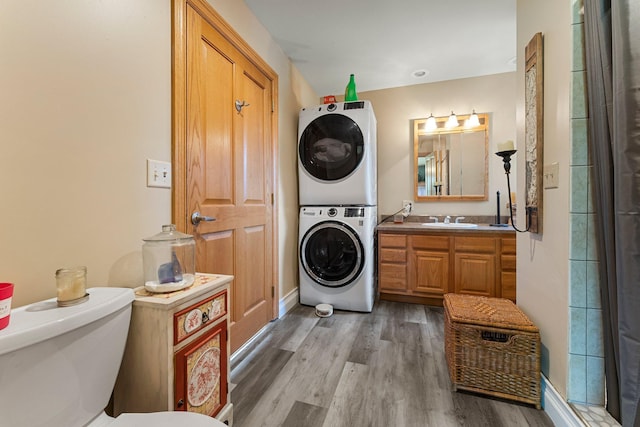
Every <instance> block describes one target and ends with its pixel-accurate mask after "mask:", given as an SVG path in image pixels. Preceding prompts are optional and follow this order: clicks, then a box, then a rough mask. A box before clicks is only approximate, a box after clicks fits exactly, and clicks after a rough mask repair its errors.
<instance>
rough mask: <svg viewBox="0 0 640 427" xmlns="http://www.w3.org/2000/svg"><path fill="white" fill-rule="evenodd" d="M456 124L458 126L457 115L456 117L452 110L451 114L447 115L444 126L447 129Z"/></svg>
mask: <svg viewBox="0 0 640 427" xmlns="http://www.w3.org/2000/svg"><path fill="white" fill-rule="evenodd" d="M458 126H460V123H459V122H458V117H456V115H455V113H454V112H453V110H452V111H451V115H450V116H449V119H447V122H446V123H445V124H444V127H446V128H447V129H450V128H455V127H458Z"/></svg>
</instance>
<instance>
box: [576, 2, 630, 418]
mask: <svg viewBox="0 0 640 427" xmlns="http://www.w3.org/2000/svg"><path fill="white" fill-rule="evenodd" d="M584 17H585V53H586V70H587V87H588V90H587V92H588V98H589V147H590V152H591V156H592V160H593V165H594V168H593V184H594V185H593V192H592V194H593V200H594V207H595V211H596V235H597V238H598V253H599V259H600V285H601V299H602V309H603V326H604V334H603V335H604V341H605V342H604V347H605V376H606V389H607V396H606V398H607V410H608V411H609V412H610V413H611V415H612V416H613V417H614V418H616V419H617V420H618V421H620V422H621V424H622V425H623V427H640V404H639V401H640V1H639V0H584Z"/></svg>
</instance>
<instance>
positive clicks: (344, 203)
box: [298, 101, 377, 312]
mask: <svg viewBox="0 0 640 427" xmlns="http://www.w3.org/2000/svg"><path fill="white" fill-rule="evenodd" d="M376 164H377V159H376V118H375V115H374V113H373V109H372V107H371V103H370V102H369V101H354V102H338V103H333V104H324V105H319V106H317V107H312V108H304V109H302V111H301V112H300V118H299V126H298V190H299V203H300V225H299V245H300V246H299V250H300V256H299V264H300V287H299V292H300V303H301V304H304V305H312V306H315V305H318V304H331V305H332V306H333V307H334V308H336V309H341V310H350V311H363V312H370V311H371V310H372V308H373V302H374V298H375V278H374V274H375V273H374V271H375V260H374V233H375V227H376V224H377V182H376V180H377V166H376Z"/></svg>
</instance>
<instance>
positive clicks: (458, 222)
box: [456, 216, 464, 224]
mask: <svg viewBox="0 0 640 427" xmlns="http://www.w3.org/2000/svg"><path fill="white" fill-rule="evenodd" d="M463 219H464V217H463V216H458V217H456V224H460V223H461V222H462V220H463Z"/></svg>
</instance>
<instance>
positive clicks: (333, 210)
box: [327, 208, 338, 217]
mask: <svg viewBox="0 0 640 427" xmlns="http://www.w3.org/2000/svg"><path fill="white" fill-rule="evenodd" d="M327 215H329V216H330V217H334V216H336V215H338V209H336V208H329V210H328V211H327Z"/></svg>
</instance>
